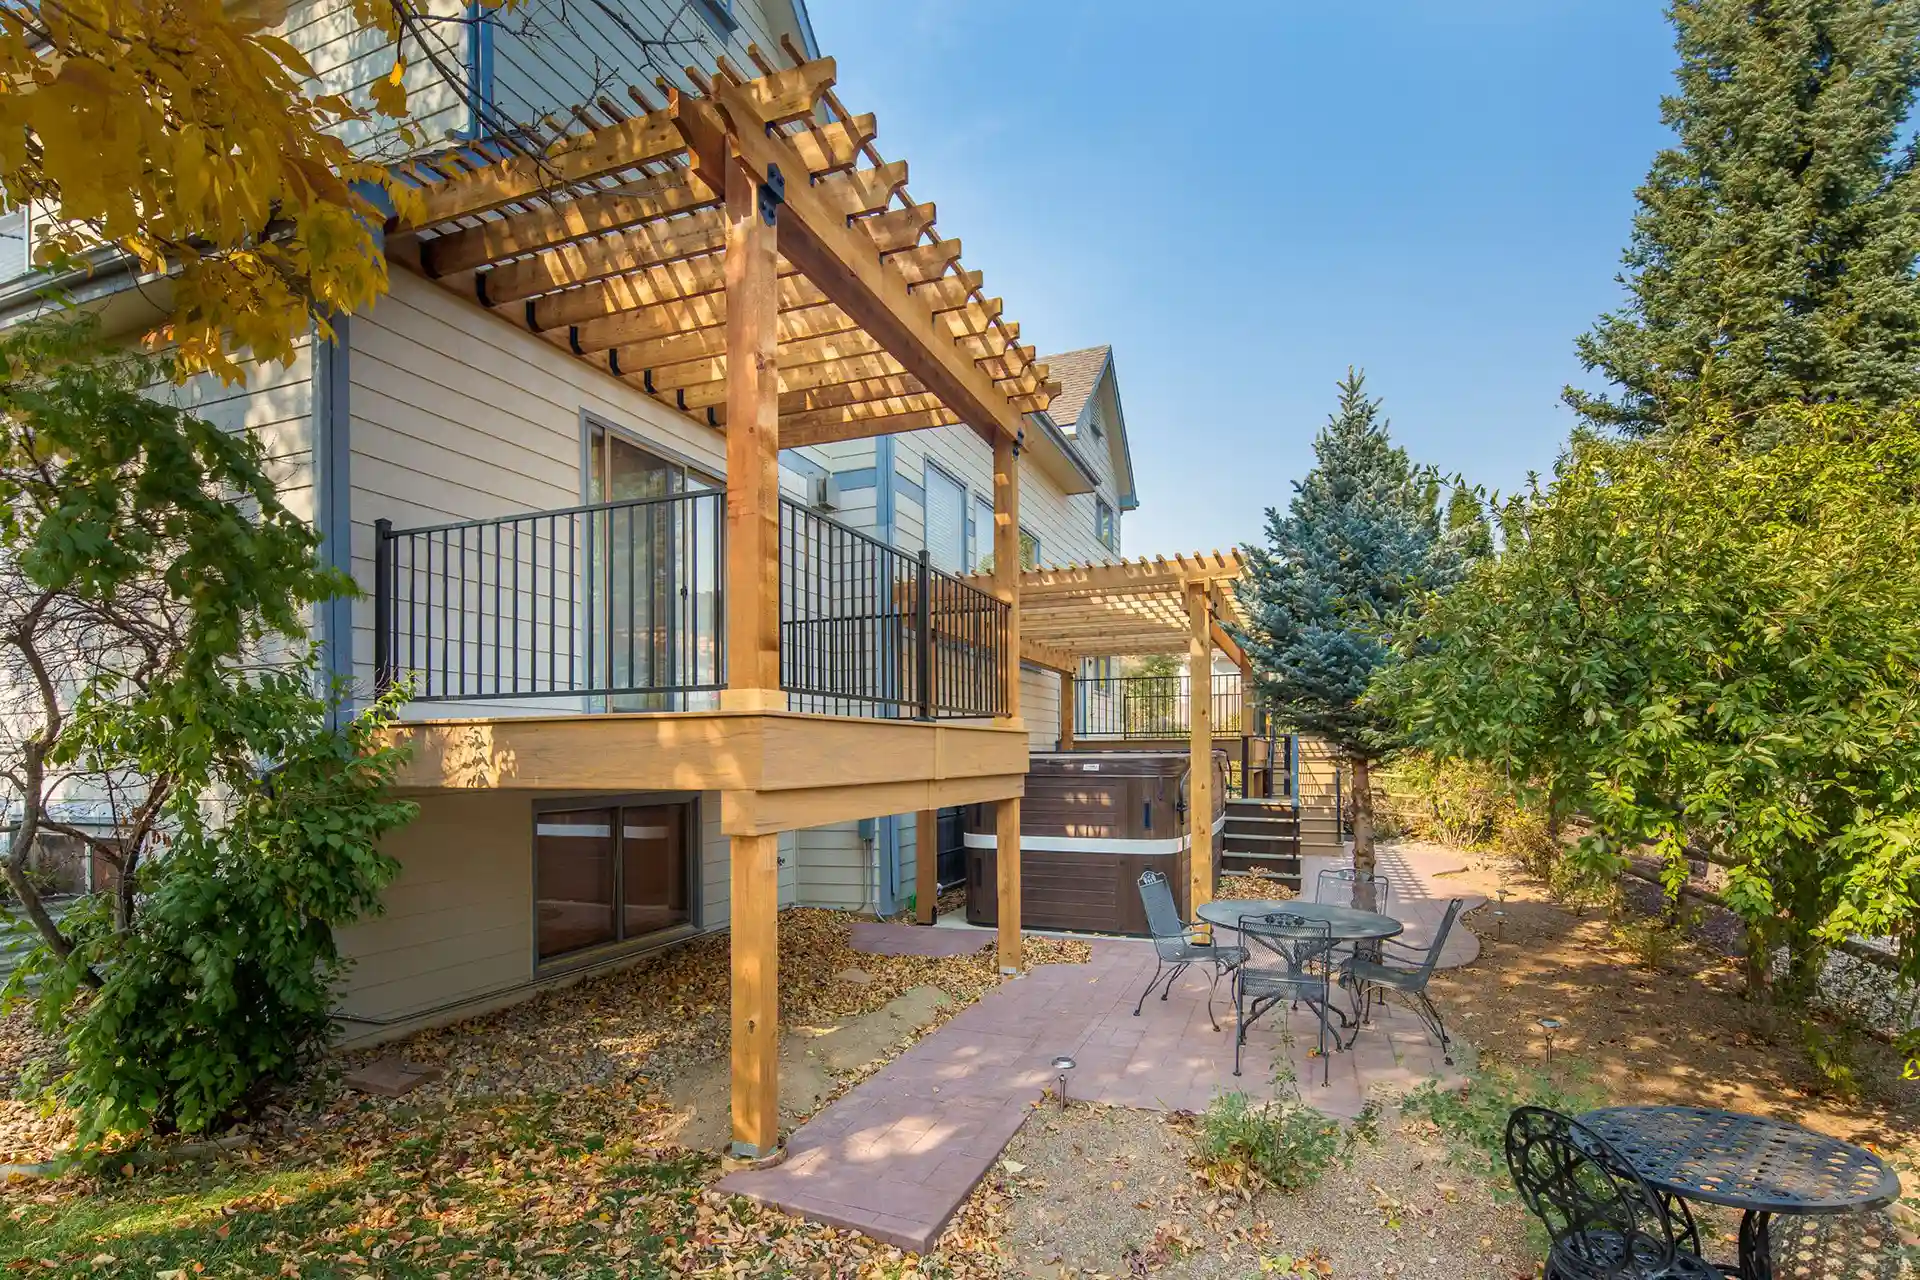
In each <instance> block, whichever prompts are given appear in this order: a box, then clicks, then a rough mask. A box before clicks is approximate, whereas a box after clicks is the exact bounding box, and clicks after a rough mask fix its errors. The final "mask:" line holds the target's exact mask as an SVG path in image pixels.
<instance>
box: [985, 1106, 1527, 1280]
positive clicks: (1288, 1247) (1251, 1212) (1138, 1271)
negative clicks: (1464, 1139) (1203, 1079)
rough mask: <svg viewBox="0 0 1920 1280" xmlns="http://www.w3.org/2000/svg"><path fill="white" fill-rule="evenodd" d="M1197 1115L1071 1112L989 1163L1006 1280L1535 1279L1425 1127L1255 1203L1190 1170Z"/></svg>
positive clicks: (1517, 1236) (1521, 1252)
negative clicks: (1002, 1200)
mask: <svg viewBox="0 0 1920 1280" xmlns="http://www.w3.org/2000/svg"><path fill="white" fill-rule="evenodd" d="M1195 1123H1196V1122H1195V1120H1194V1118H1193V1117H1191V1116H1182V1115H1177V1114H1175V1115H1165V1114H1161V1113H1157V1112H1147V1111H1130V1110H1126V1109H1122V1108H1111V1107H1098V1106H1073V1107H1070V1108H1068V1110H1067V1111H1066V1112H1064V1113H1056V1112H1045V1111H1043V1112H1038V1113H1036V1114H1035V1115H1034V1116H1033V1117H1032V1119H1030V1120H1029V1121H1028V1122H1027V1125H1026V1127H1025V1128H1023V1129H1022V1130H1021V1132H1020V1134H1019V1136H1018V1137H1016V1138H1015V1139H1014V1140H1013V1143H1012V1144H1011V1145H1010V1146H1009V1147H1008V1148H1007V1150H1006V1153H1005V1155H1004V1156H1003V1157H1002V1161H1001V1165H1000V1168H999V1170H998V1173H999V1175H1000V1178H1001V1181H1002V1184H1003V1185H1004V1186H1006V1187H1007V1189H1008V1190H1009V1191H1010V1193H1011V1196H1012V1202H1011V1205H1010V1206H1009V1208H1008V1209H1007V1211H1006V1215H1005V1219H1004V1221H1005V1227H1004V1231H1005V1235H1004V1239H1003V1242H1002V1244H1003V1248H1004V1250H1005V1252H1006V1256H1007V1257H1008V1258H1010V1259H1012V1260H1014V1262H1013V1266H1012V1269H1011V1271H1010V1274H1012V1275H1016V1276H1026V1277H1035V1278H1036V1280H1064V1278H1065V1277H1068V1276H1074V1277H1080V1276H1099V1275H1107V1276H1129V1275H1146V1274H1149V1273H1151V1274H1153V1275H1165V1276H1180V1277H1192V1278H1193V1280H1228V1278H1229V1277H1231V1278H1233V1280H1241V1278H1242V1277H1248V1276H1261V1275H1277V1276H1300V1277H1317V1276H1333V1277H1355V1276H1399V1277H1405V1280H1463V1278H1464V1277H1475V1278H1476V1280H1479V1278H1488V1280H1504V1278H1506V1277H1531V1276H1533V1275H1534V1274H1535V1268H1534V1265H1533V1263H1532V1261H1531V1255H1530V1254H1529V1253H1528V1250H1527V1248H1526V1244H1525V1234H1524V1232H1525V1222H1524V1218H1523V1215H1522V1212H1521V1210H1520V1209H1519V1207H1518V1206H1517V1205H1515V1204H1512V1203H1505V1204H1503V1203H1498V1202H1496V1201H1495V1200H1494V1198H1493V1195H1492V1194H1491V1189H1490V1188H1488V1187H1486V1186H1485V1185H1483V1184H1481V1183H1480V1182H1479V1180H1478V1179H1477V1178H1475V1177H1474V1176H1473V1175H1471V1174H1469V1173H1467V1172H1465V1171H1463V1170H1462V1169H1460V1168H1459V1167H1457V1166H1455V1165H1453V1164H1450V1163H1449V1162H1448V1160H1447V1151H1446V1148H1445V1147H1444V1145H1442V1143H1441V1142H1440V1139H1439V1138H1438V1136H1437V1135H1436V1134H1434V1133H1433V1132H1432V1130H1431V1127H1430V1126H1427V1125H1425V1124H1424V1123H1423V1122H1417V1121H1408V1122H1401V1121H1399V1120H1398V1119H1397V1118H1393V1117H1389V1118H1388V1119H1387V1120H1386V1121H1385V1123H1384V1124H1383V1127H1382V1132H1381V1134H1380V1136H1379V1139H1378V1140H1377V1141H1375V1142H1372V1143H1367V1142H1361V1143H1359V1144H1357V1145H1356V1147H1355V1149H1354V1151H1353V1154H1352V1156H1351V1162H1350V1163H1349V1164H1347V1165H1346V1166H1345V1167H1338V1168H1335V1169H1334V1170H1333V1171H1331V1172H1330V1173H1328V1174H1327V1176H1326V1178H1325V1179H1324V1180H1323V1181H1322V1182H1320V1184H1319V1185H1317V1186H1315V1187H1312V1188H1310V1189H1308V1190H1306V1191H1302V1192H1297V1193H1293V1194H1283V1193H1279V1192H1271V1191H1269V1192H1263V1193H1261V1194H1259V1195H1256V1196H1254V1197H1253V1198H1252V1199H1251V1200H1246V1199H1242V1198H1241V1197H1239V1196H1238V1195H1235V1194H1232V1193H1227V1194H1221V1193H1216V1192H1213V1191H1210V1190H1209V1189H1208V1188H1207V1187H1206V1186H1204V1185H1203V1184H1202V1183H1201V1181H1200V1180H1199V1178H1198V1175H1197V1174H1196V1173H1195V1172H1194V1170H1193V1169H1192V1168H1191V1167H1190V1166H1189V1164H1188V1156H1189V1154H1190V1153H1191V1152H1192V1150H1193V1139H1192V1127H1193V1125H1194V1124H1195Z"/></svg>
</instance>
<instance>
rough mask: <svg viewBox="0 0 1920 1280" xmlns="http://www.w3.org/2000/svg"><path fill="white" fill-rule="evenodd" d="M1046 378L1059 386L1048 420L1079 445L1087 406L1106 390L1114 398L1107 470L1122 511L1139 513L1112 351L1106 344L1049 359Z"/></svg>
mask: <svg viewBox="0 0 1920 1280" xmlns="http://www.w3.org/2000/svg"><path fill="white" fill-rule="evenodd" d="M1047 376H1048V377H1049V378H1051V379H1053V381H1054V382H1055V383H1056V384H1057V389H1056V390H1055V391H1054V393H1053V399H1052V401H1051V402H1049V404H1048V405H1047V416H1048V417H1049V418H1051V419H1053V421H1054V422H1056V423H1058V424H1059V426H1060V427H1061V429H1062V430H1064V431H1065V432H1066V433H1067V435H1068V436H1069V438H1071V439H1072V440H1074V441H1075V442H1076V443H1084V437H1083V436H1082V434H1081V431H1080V420H1081V419H1082V418H1083V417H1085V416H1086V412H1087V404H1088V402H1089V401H1091V400H1093V399H1094V397H1096V396H1097V395H1099V394H1100V393H1101V388H1102V387H1103V386H1104V387H1105V388H1106V391H1107V393H1108V394H1109V395H1111V396H1112V397H1113V402H1112V406H1111V410H1112V411H1111V414H1110V418H1111V420H1110V421H1109V422H1108V424H1107V427H1108V431H1107V440H1106V449H1107V460H1108V467H1109V470H1110V471H1111V472H1112V474H1113V486H1114V490H1115V492H1116V493H1117V495H1118V496H1119V499H1120V509H1121V510H1122V511H1133V510H1136V509H1138V508H1139V506H1140V498H1139V495H1138V494H1136V493H1135V492H1134V481H1133V445H1132V444H1131V443H1130V442H1129V441H1128V439H1127V415H1126V410H1125V409H1124V408H1122V407H1121V404H1120V379H1119V375H1118V374H1117V373H1115V372H1114V363H1113V348H1112V347H1111V346H1110V345H1107V344H1104V343H1103V344H1102V345H1100V346H1097V347H1082V348H1080V349H1079V350H1078V351H1063V352H1061V353H1060V354H1059V355H1057V356H1048V357H1047Z"/></svg>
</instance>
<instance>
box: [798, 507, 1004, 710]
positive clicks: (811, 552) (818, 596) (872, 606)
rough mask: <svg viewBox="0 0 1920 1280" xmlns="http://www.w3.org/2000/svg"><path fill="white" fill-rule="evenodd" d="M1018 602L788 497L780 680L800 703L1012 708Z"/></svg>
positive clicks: (818, 705) (923, 554) (895, 707)
mask: <svg viewBox="0 0 1920 1280" xmlns="http://www.w3.org/2000/svg"><path fill="white" fill-rule="evenodd" d="M1008 615H1009V607H1008V606H1007V605H1006V604H1005V603H1004V602H1002V601H1000V600H997V599H995V598H994V597H993V596H990V595H988V594H987V593H985V592H983V591H980V590H978V589H977V588H975V587H972V586H969V585H968V584H966V583H964V582H962V581H960V580H959V579H958V578H956V577H954V576H953V575H952V574H949V573H945V572H943V571H941V570H939V569H935V568H934V567H933V566H932V564H931V563H930V561H929V560H928V558H927V554H926V552H924V551H922V552H920V553H919V554H917V555H915V554H912V553H909V552H906V551H902V550H900V549H899V548H897V547H893V546H890V545H888V544H887V543H885V542H882V541H881V540H880V539H878V538H875V537H873V536H871V535H870V534H866V533H862V532H861V531H860V530H858V529H853V528H849V527H848V526H846V525H844V524H841V523H840V522H839V521H837V520H832V519H829V518H828V517H826V516H823V515H821V514H820V513H818V512H816V511H812V510H810V509H808V508H807V507H805V506H802V505H801V504H800V503H797V502H793V501H791V500H782V502H781V507H780V684H781V687H782V688H784V689H786V690H787V691H788V692H789V693H792V694H795V695H797V696H798V698H799V700H800V706H799V709H801V710H808V711H821V712H831V713H838V714H852V715H871V714H894V715H904V716H913V717H918V718H921V719H929V720H931V719H938V718H947V717H969V716H979V717H985V716H996V715H1001V714H1004V711H1005V707H1006V690H1005V687H1004V676H1003V674H1002V673H1003V664H1004V662H1005V661H1006V651H1007V625H1008Z"/></svg>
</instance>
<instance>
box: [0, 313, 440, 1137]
mask: <svg viewBox="0 0 1920 1280" xmlns="http://www.w3.org/2000/svg"><path fill="white" fill-rule="evenodd" d="M165 378H166V369H165V367H164V365H163V364H161V363H160V362H157V361H155V360H153V359H150V358H144V357H140V356H138V355H134V354H130V353H127V352H125V351H118V350H111V349H102V347H101V346H100V345H99V343H98V340H97V333H96V331H95V327H94V326H93V325H92V324H91V323H90V322H86V321H80V322H64V323H59V324H53V325H47V326H40V325H34V326H27V327H24V328H16V329H14V330H10V331H8V332H6V333H5V334H0V686H3V687H5V688H7V689H9V690H12V691H14V694H15V696H13V697H12V698H10V699H9V700H8V703H7V706H6V707H5V709H4V714H0V792H3V793H4V796H3V797H0V798H4V801H5V807H6V809H7V811H8V812H9V813H10V815H12V816H13V817H15V818H16V821H15V823H14V825H13V830H12V831H11V833H10V834H11V841H10V844H9V849H8V853H7V858H6V863H5V873H6V878H7V881H8V884H9V887H10V888H11V890H12V896H13V899H14V901H15V902H16V903H17V904H18V907H19V910H20V912H21V914H22V916H23V917H24V919H25V921H26V926H27V928H28V930H29V931H30V933H31V935H32V937H33V941H34V942H35V943H36V944H37V945H36V946H35V947H34V949H33V950H32V951H31V952H30V954H29V955H28V957H27V959H26V961H25V962H24V963H23V964H22V965H21V966H20V967H19V968H18V969H17V970H16V971H15V973H14V975H13V977H12V978H11V979H10V981H9V984H8V987H7V995H8V997H9V998H14V997H19V996H21V995H23V994H24V993H25V992H26V991H27V990H28V986H27V984H28V983H29V981H30V980H32V981H36V982H37V983H38V989H37V1001H38V1006H39V1010H40V1013H41V1016H42V1020H43V1021H44V1023H45V1024H46V1025H47V1026H48V1027H49V1028H50V1029H51V1030H52V1031H54V1032H55V1034H57V1035H59V1036H60V1037H61V1038H62V1039H63V1040H64V1041H65V1044H66V1048H67V1051H68V1058H69V1061H70V1063H71V1068H72V1070H71V1074H70V1075H69V1076H67V1077H66V1079H65V1080H64V1081H63V1082H62V1085H61V1090H62V1092H63V1094H64V1096H65V1098H66V1099H67V1101H69V1102H70V1103H72V1104H73V1105H74V1106H75V1107H76V1109H77V1110H78V1112H79V1114H80V1115H81V1117H82V1121H83V1126H82V1137H83V1139H91V1138H94V1137H98V1136H100V1135H101V1134H103V1133H106V1132H108V1131H110V1130H121V1131H124V1130H131V1129H138V1128H143V1127H145V1126H147V1125H149V1124H158V1125H168V1126H180V1127H186V1128H201V1127H204V1126H206V1125H208V1124H212V1123H215V1122H218V1121H219V1120H221V1119H224V1118H226V1117H227V1116H229V1115H230V1114H232V1113H233V1112H234V1111H235V1110H236V1109H238V1108H240V1107H242V1106H243V1105H244V1104H245V1103H246V1102H247V1101H248V1100H250V1099H251V1098H252V1097H253V1096H254V1093H255V1091H256V1090H257V1089H258V1088H259V1087H260V1086H261V1085H262V1084H264V1083H266V1082H270V1081H272V1080H276V1079H282V1078H285V1077H286V1076H287V1075H288V1074H290V1073H291V1072H292V1071H293V1070H294V1069H295V1068H296V1067H297V1066H298V1065H299V1064H301V1063H302V1062H304V1061H305V1060H306V1059H307V1057H308V1056H309V1055H310V1054H311V1053H312V1052H313V1051H314V1050H315V1049H316V1048H317V1047H318V1046H319V1045H321V1044H323V1043H324V1041H325V1035H326V1031H327V1029H328V1023H327V1015H328V1007H329V1002H330V999H331V993H330V984H331V982H332V980H333V977H334V976H335V974H336V972H337V961H338V957H337V955H336V954H335V952H334V950H333V940H332V931H331V930H332V927H333V926H334V925H337V924H342V923H345V922H347V921H348V920H350V919H352V918H353V917H355V916H356V915H359V914H362V913H364V912H366V911H368V910H371V909H372V908H373V907H374V906H375V904H376V903H377V899H378V893H379V890H380V888H381V887H382V886H384V884H385V883H386V882H387V880H388V879H390V878H391V876H392V874H393V864H392V862H391V860H390V859H386V858H384V857H383V856H381V855H380V854H379V853H378V852H377V849H376V840H377V837H378V836H379V834H380V833H381V832H383V831H385V830H387V829H389V828H391V827H393V826H395V825H397V824H398V823H400V822H403V821H405V820H406V818H407V817H408V816H409V815H410V812H411V809H410V806H407V805H405V804H398V803H395V802H393V801H391V800H389V799H388V798H387V797H386V795H385V788H386V784H387V783H388V782H389V781H390V780H391V778H392V775H393V771H394V769H395V768H396V767H397V758H396V757H395V755H394V753H393V752H392V751H391V750H389V749H388V748H386V747H383V746H382V745H381V744H380V743H379V741H378V740H377V738H376V730H377V728H378V727H379V725H380V723H381V722H382V721H383V720H384V719H385V718H387V717H388V716H389V715H390V712H391V708H390V707H387V706H382V707H379V708H376V710H375V711H374V712H372V713H370V715H368V716H365V717H362V718H361V719H360V720H358V721H356V722H355V724H354V726H353V728H352V729H351V730H350V731H349V732H348V733H347V734H346V735H342V734H340V733H338V732H336V731H335V730H334V729H333V728H332V727H331V726H330V725H329V724H328V722H327V711H328V702H327V700H326V699H325V698H324V697H323V696H321V695H320V694H319V693H317V692H316V690H315V677H314V670H313V663H312V660H311V656H310V654H309V652H308V651H307V648H306V644H305V635H306V631H305V625H306V617H307V609H308V606H310V605H312V604H314V603H315V602H317V601H320V600H323V599H325V598H328V597H330V596H333V595H336V594H339V593H341V592H345V591H350V590H351V589H352V587H351V583H350V582H349V581H348V580H346V579H345V578H344V577H343V576H341V575H340V574H338V573H337V572H335V571H330V570H327V569H324V568H322V567H321V566H320V565H319V563H318V561H317V559H316V556H315V547H316V544H317V541H318V535H316V534H315V533H314V531H313V530H312V528H311V527H310V526H308V525H307V524H306V523H305V522H304V521H302V520H301V519H300V518H299V517H298V516H296V515H295V514H294V513H293V512H291V511H289V510H288V509H287V508H286V507H285V506H284V505H282V503H281V502H280V500H279V498H278V496H277V494H276V490H275V486H274V482H273V479H272V477H271V476H270V475H269V474H268V470H267V464H266V458H265V453H264V449H263V447H262V445H261V444H260V442H259V441H258V440H257V439H255V438H254V437H252V436H249V435H245V434H229V433H228V432H225V431H222V430H221V429H220V428H218V427H216V426H214V425H213V424H211V423H208V422H204V421H201V420H199V419H197V418H195V417H193V416H192V415H191V414H190V413H188V412H186V411H184V410H182V409H180V408H178V407H176V406H174V405H172V404H169V403H166V402H165V401H164V400H163V399H160V398H157V397H155V396H153V395H150V394H146V393H147V392H148V391H150V389H151V388H152V387H153V385H154V384H155V383H156V382H164V381H165ZM76 798H78V799H82V800H85V801H88V802H90V803H92V804H94V805H96V806H99V807H102V808H104V810H105V811H106V812H105V814H104V817H105V820H104V821H99V822H91V823H89V822H81V821H75V820H73V818H72V817H71V815H69V814H68V813H66V811H65V808H64V806H63V803H62V802H63V801H69V800H73V799H76ZM51 834H59V835H63V836H65V837H67V838H69V839H71V840H73V841H76V842H78V844H79V845H80V846H81V847H83V848H84V849H85V850H86V852H87V855H88V856H89V857H91V858H92V859H94V860H95V861H96V863H97V864H98V865H99V866H100V867H101V869H102V876H101V880H102V886H101V890H100V891H99V892H97V893H94V894H92V895H89V896H88V897H87V898H85V899H83V900H82V901H81V902H80V903H79V904H78V905H76V906H74V907H72V908H71V909H70V910H69V911H68V912H67V913H66V915H65V916H64V917H62V918H61V919H59V920H57V921H56V920H55V919H54V917H53V914H52V913H51V912H50V911H49V910H48V908H47V905H46V903H45V901H44V900H43V899H42V897H41V895H40V892H39V887H38V886H37V885H36V884H35V883H34V882H33V880H32V879H30V878H29V877H28V876H27V874H26V870H27V863H28V860H29V858H31V857H32V856H33V854H34V852H35V850H36V848H37V846H38V844H39V842H40V840H41V839H42V837H44V836H47V835H51ZM163 854H164V856H162V855H163ZM0 914H5V915H10V914H11V913H10V912H0ZM10 922H11V921H10Z"/></svg>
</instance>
